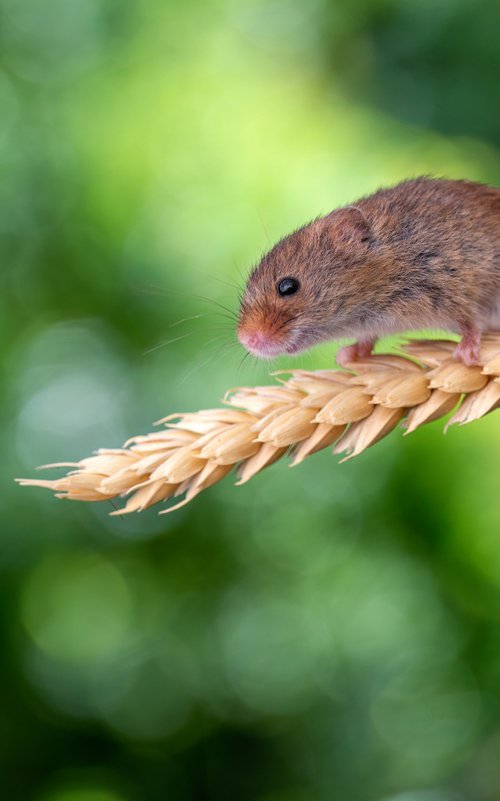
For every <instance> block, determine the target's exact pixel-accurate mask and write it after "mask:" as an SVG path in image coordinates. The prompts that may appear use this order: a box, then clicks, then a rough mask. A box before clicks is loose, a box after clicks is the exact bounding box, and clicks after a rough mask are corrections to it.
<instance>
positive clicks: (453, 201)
mask: <svg viewBox="0 0 500 801" xmlns="http://www.w3.org/2000/svg"><path fill="white" fill-rule="evenodd" d="M284 277H293V278H296V279H298V280H299V281H300V284H301V287H300V289H299V291H298V292H296V293H295V294H293V295H290V296H285V297H281V296H280V295H279V293H278V291H277V284H278V282H279V281H280V280H281V279H283V278H284ZM495 321H497V322H496V325H497V326H499V327H500V190H499V189H495V188H492V187H489V186H485V185H482V184H477V183H472V182H469V181H451V180H441V179H431V178H417V179H415V180H410V181H405V182H404V183H401V184H399V185H397V186H395V187H393V188H390V189H381V190H380V191H378V192H376V193H375V194H373V195H370V196H369V197H365V198H362V199H361V200H359V201H357V202H356V203H355V204H354V205H353V206H347V207H345V208H342V209H339V210H336V211H333V212H331V213H330V214H328V215H326V216H325V217H321V218H319V219H317V220H314V221H313V222H311V223H309V224H308V225H305V226H304V227H303V228H300V229H299V230H297V231H295V232H294V233H292V234H290V235H289V236H287V237H285V238H284V239H282V240H281V241H280V242H278V243H277V244H276V245H275V246H274V247H273V248H272V250H270V251H269V253H266V254H265V255H264V257H263V258H262V260H261V262H260V264H259V265H258V266H257V267H256V268H255V269H254V270H253V272H252V273H251V275H250V278H249V280H248V284H247V287H246V291H245V294H244V298H243V301H242V304H241V309H240V321H239V326H238V334H239V336H240V338H242V341H245V337H246V338H248V335H249V334H252V333H254V332H259V333H260V334H261V335H262V336H265V337H266V340H267V341H268V342H270V343H271V345H270V347H271V348H273V349H274V350H273V352H272V353H270V354H266V353H260V354H259V355H274V353H278V352H289V353H291V352H295V351H297V350H302V349H303V348H306V347H309V346H310V345H312V344H314V343H316V342H320V341H323V340H328V339H335V338H337V337H344V336H349V337H352V336H354V337H356V338H359V339H361V340H367V339H375V338H376V337H377V336H381V335H384V334H388V333H391V332H401V331H404V330H409V329H416V328H429V327H432V328H446V329H449V330H452V331H455V332H465V331H468V330H471V329H479V330H480V329H482V328H484V327H486V326H488V325H492V324H495Z"/></svg>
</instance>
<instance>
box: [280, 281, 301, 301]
mask: <svg viewBox="0 0 500 801" xmlns="http://www.w3.org/2000/svg"><path fill="white" fill-rule="evenodd" d="M299 289H300V282H299V281H297V279H296V278H282V279H281V281H280V282H279V283H278V292H279V294H280V295H281V296H282V297H283V296H284V295H293V294H294V292H297V291H298V290H299Z"/></svg>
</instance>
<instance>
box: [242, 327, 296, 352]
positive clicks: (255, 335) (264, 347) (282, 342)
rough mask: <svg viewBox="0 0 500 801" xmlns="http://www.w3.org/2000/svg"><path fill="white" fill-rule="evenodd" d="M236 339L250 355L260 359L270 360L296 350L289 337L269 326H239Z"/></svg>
mask: <svg viewBox="0 0 500 801" xmlns="http://www.w3.org/2000/svg"><path fill="white" fill-rule="evenodd" d="M238 339H239V340H240V342H241V344H242V345H243V346H244V347H245V348H246V349H247V350H248V351H250V353H253V355H254V356H259V357H260V358H261V359H272V358H273V357H274V356H279V355H280V354H281V353H294V352H295V350H296V348H295V346H294V345H292V343H291V342H290V341H289V337H288V336H287V335H286V334H285V333H284V332H283V331H282V330H275V328H274V326H271V325H264V324H262V325H256V324H255V323H252V324H245V323H243V324H240V326H239V327H238Z"/></svg>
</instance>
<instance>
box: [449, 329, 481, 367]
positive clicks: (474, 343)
mask: <svg viewBox="0 0 500 801" xmlns="http://www.w3.org/2000/svg"><path fill="white" fill-rule="evenodd" d="M480 347H481V334H480V333H479V332H475V331H474V332H470V333H466V334H464V336H463V337H462V339H461V340H460V342H459V343H458V345H457V347H456V348H455V352H454V356H455V359H459V360H460V361H461V362H463V364H465V365H466V366H467V367H472V365H474V364H479V358H480V355H481V353H480Z"/></svg>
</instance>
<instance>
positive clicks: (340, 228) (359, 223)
mask: <svg viewBox="0 0 500 801" xmlns="http://www.w3.org/2000/svg"><path fill="white" fill-rule="evenodd" d="M324 219H325V222H326V223H327V231H328V235H329V236H330V237H331V239H332V240H334V242H336V243H338V242H339V241H340V242H342V243H345V244H362V243H364V244H366V245H367V246H368V245H369V243H370V241H371V239H372V229H371V228H370V223H369V222H368V220H367V219H366V217H365V215H364V214H363V212H362V211H361V209H359V208H358V207H357V206H346V207H345V208H343V209H337V210H336V211H332V212H331V213H330V214H327V216H326V217H325V218H324Z"/></svg>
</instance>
